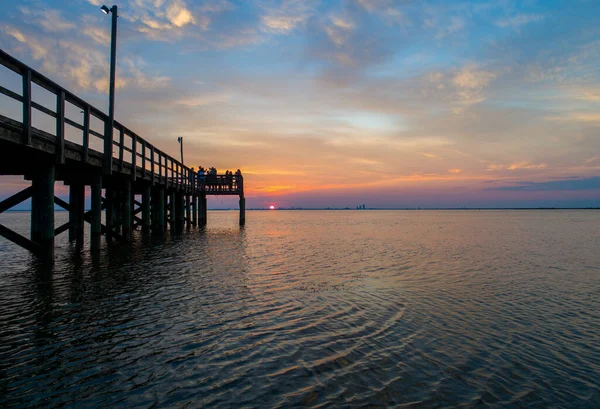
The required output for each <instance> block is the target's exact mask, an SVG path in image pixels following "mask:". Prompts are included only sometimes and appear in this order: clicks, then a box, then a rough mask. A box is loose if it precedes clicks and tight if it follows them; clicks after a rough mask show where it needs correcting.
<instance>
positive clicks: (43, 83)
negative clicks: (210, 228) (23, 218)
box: [0, 50, 246, 260]
mask: <svg viewBox="0 0 600 409" xmlns="http://www.w3.org/2000/svg"><path fill="white" fill-rule="evenodd" d="M0 63H1V64H2V65H3V66H5V67H6V68H8V69H9V70H11V71H13V72H14V73H16V74H18V75H19V76H20V77H21V89H22V92H21V93H20V94H19V93H17V92H14V91H11V90H10V89H7V88H4V87H2V86H0V94H2V95H0V98H4V99H6V98H10V99H12V100H16V101H18V102H20V103H21V105H22V118H21V121H17V120H14V119H11V118H8V117H6V116H3V115H0V175H21V176H23V177H24V178H25V179H26V180H30V181H31V186H29V187H27V188H26V189H24V190H22V191H20V192H18V193H16V194H14V195H13V196H11V197H9V198H7V199H5V200H4V201H2V202H1V203H0V213H2V212H4V211H6V210H9V209H11V208H12V207H14V206H16V205H18V204H20V203H22V202H23V201H25V200H27V199H30V198H31V235H30V237H29V238H27V237H25V236H23V235H21V234H18V233H16V232H14V231H13V230H11V229H9V228H7V227H6V226H3V225H2V224H0V235H1V236H3V237H4V238H6V239H8V240H10V241H12V242H14V243H16V244H18V245H19V246H21V247H24V248H25V249H27V250H29V251H31V252H33V253H35V254H36V255H39V256H40V257H41V258H43V259H46V260H53V259H54V238H55V237H56V236H58V235H59V234H63V233H66V234H68V236H69V240H71V241H74V242H75V244H76V246H78V247H79V248H82V247H83V246H84V226H85V223H89V224H90V225H91V228H90V231H91V233H90V237H89V244H90V248H91V249H92V250H96V249H98V248H99V247H100V243H101V236H105V237H106V240H108V241H111V240H120V241H128V240H131V239H132V232H133V230H135V229H137V228H140V229H141V231H142V233H144V234H163V233H164V232H165V231H166V230H172V231H175V232H177V231H182V230H183V229H184V228H186V227H187V228H191V227H196V226H205V225H206V223H207V196H209V195H237V196H239V209H240V215H239V223H240V225H244V224H245V207H246V206H245V198H244V183H243V177H242V176H241V175H206V176H204V177H198V175H197V174H195V173H194V171H192V170H191V169H190V168H188V167H187V166H184V165H183V164H182V163H181V162H179V161H178V160H176V159H174V158H173V157H171V156H169V155H167V154H166V153H164V152H163V151H161V150H160V149H158V148H156V147H155V146H154V145H152V144H151V143H149V142H148V141H147V140H145V139H143V138H142V137H140V136H139V135H137V134H136V133H135V132H134V131H132V130H131V129H129V128H127V127H126V126H125V125H123V124H121V123H119V122H118V121H114V126H113V130H112V131H113V132H109V131H110V126H109V125H108V124H109V123H110V122H109V116H108V115H107V114H105V113H103V112H102V111H100V110H99V109H97V108H95V107H93V106H91V105H90V104H88V103H87V102H85V101H84V100H82V99H81V98H79V97H77V96H76V95H74V94H73V93H71V92H69V91H68V90H66V89H65V88H63V87H61V86H60V85H58V84H56V83H55V82H53V81H52V80H50V79H48V78H47V77H45V76H44V75H42V74H41V73H39V72H37V71H35V70H34V69H32V68H31V67H29V66H27V65H25V64H24V63H22V62H21V61H19V60H17V59H16V58H14V57H12V56H11V55H9V54H7V53H6V52H4V51H3V50H0ZM32 84H35V85H37V86H39V87H41V88H43V89H45V90H47V91H49V92H50V93H51V94H52V95H53V96H54V97H55V100H56V105H55V108H54V109H50V108H48V107H47V104H46V105H43V104H41V103H39V102H36V101H33V100H32ZM67 112H69V113H72V112H80V118H77V119H76V118H73V116H71V118H69V117H68V115H67ZM33 114H35V115H36V118H37V117H39V116H42V115H44V116H45V118H44V120H46V119H49V120H51V121H54V124H55V132H54V133H49V132H47V131H45V130H42V129H37V128H34V127H33V126H32V115H33ZM93 121H95V123H96V124H97V123H98V121H100V124H101V125H100V127H101V128H102V127H103V131H98V130H95V129H94V127H93V126H92V122H93ZM66 126H69V127H72V128H74V129H76V130H79V131H80V135H81V142H80V143H79V142H73V141H69V140H66V138H65V127H66ZM111 133H112V134H113V135H114V137H113V138H111V137H109V136H108V135H111ZM111 139H112V140H111ZM98 146H100V147H101V148H100V149H93V147H98ZM56 182H63V183H64V184H65V185H66V186H68V189H69V199H68V202H67V201H65V200H63V199H61V198H59V197H57V196H55V183H56ZM88 186H89V187H90V192H91V209H90V210H87V211H86V210H85V191H86V187H88ZM138 197H139V200H137V199H136V198H138ZM55 205H58V206H60V207H61V208H63V209H65V210H66V211H68V212H69V220H68V222H67V223H65V224H63V225H61V226H55V223H54V211H55ZM103 211H104V212H105V217H104V222H103V218H102V212H103Z"/></svg>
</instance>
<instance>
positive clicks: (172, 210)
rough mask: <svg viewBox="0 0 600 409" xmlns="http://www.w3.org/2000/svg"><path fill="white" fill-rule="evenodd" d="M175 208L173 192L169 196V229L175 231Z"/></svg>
mask: <svg viewBox="0 0 600 409" xmlns="http://www.w3.org/2000/svg"><path fill="white" fill-rule="evenodd" d="M176 214H177V206H175V191H172V192H171V193H170V194H169V228H170V229H171V230H173V229H175V220H176Z"/></svg>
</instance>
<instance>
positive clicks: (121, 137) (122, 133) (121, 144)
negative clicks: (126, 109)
mask: <svg viewBox="0 0 600 409" xmlns="http://www.w3.org/2000/svg"><path fill="white" fill-rule="evenodd" d="M124 147H125V128H124V127H121V129H119V170H120V171H123V152H124V151H125V149H123V148H124Z"/></svg>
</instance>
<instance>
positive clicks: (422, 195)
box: [0, 0, 600, 208]
mask: <svg viewBox="0 0 600 409" xmlns="http://www.w3.org/2000/svg"><path fill="white" fill-rule="evenodd" d="M98 4H100V3H98V2H97V1H96V0H87V1H84V0H82V1H80V2H68V1H66V0H59V1H56V2H52V4H50V3H49V2H42V3H39V2H37V1H34V0H23V1H20V2H3V3H2V4H0V41H1V42H2V48H3V49H5V51H7V52H9V53H11V54H13V55H14V56H15V57H17V58H19V59H21V60H23V61H24V62H25V63H27V64H30V65H31V66H33V67H34V68H35V69H37V70H40V71H41V72H42V73H44V74H45V75H47V76H48V77H49V78H51V79H53V80H54V81H56V82H58V83H59V84H61V85H63V86H66V87H67V88H69V89H71V90H72V91H73V92H74V93H76V94H77V95H80V96H82V97H83V98H84V99H86V100H88V101H89V102H91V103H92V104H94V105H95V106H97V107H98V108H100V109H102V110H104V111H106V108H107V86H108V69H109V65H108V61H109V45H110V44H109V43H110V32H109V29H110V25H109V24H108V22H107V19H106V16H104V15H103V14H102V13H100V11H99V6H98ZM119 15H120V22H119V24H120V25H119V45H118V47H119V48H118V59H117V64H118V68H117V79H118V81H117V95H116V118H117V119H118V120H119V121H122V122H123V123H124V124H126V125H127V126H128V127H130V128H131V129H132V130H134V131H135V132H137V133H138V134H139V135H142V136H143V137H145V138H146V139H148V140H149V141H151V142H152V143H154V144H155V145H156V146H157V147H158V148H160V149H162V150H164V151H165V152H167V153H169V154H171V155H172V156H174V157H179V151H178V149H179V146H178V144H177V137H178V136H182V137H183V138H184V140H185V144H184V146H185V163H186V164H187V165H188V166H195V167H197V166H198V165H202V166H204V167H210V166H215V167H216V168H217V169H218V171H219V172H220V173H224V172H225V170H227V169H228V170H234V171H235V169H238V168H239V169H241V170H242V172H243V175H244V181H245V183H244V189H245V193H246V198H247V201H248V202H247V203H248V207H249V208H253V207H257V208H262V207H263V206H264V204H263V203H265V202H276V203H281V206H279V207H292V206H297V207H329V206H332V207H352V208H354V207H355V206H357V205H358V204H359V203H365V202H366V203H368V205H369V207H417V206H420V207H521V206H524V207H532V206H533V207H537V206H554V207H560V206H567V207H572V206H575V207H578V206H598V205H600V203H599V202H600V154H599V153H598V152H600V74H599V72H600V71H599V70H598V68H597V67H598V66H599V63H600V53H599V52H598V50H600V29H599V28H598V24H597V18H598V16H599V15H600V2H596V1H584V0H580V1H570V2H566V1H543V2H542V1H533V2H525V3H520V2H514V1H504V0H502V1H501V0H487V1H481V2H471V1H462V2H460V1H459V2H454V1H452V2H450V1H441V0H427V1H414V2H405V1H389V0H336V1H318V0H306V1H300V0H281V1H257V0H252V1H243V2H241V1H229V0H210V1H193V0H164V1H160V2H154V1H150V0H123V1H121V2H119ZM556 27H560V30H556ZM0 85H2V86H4V87H6V88H8V89H11V90H14V92H20V84H16V85H15V83H14V78H13V77H12V76H11V74H10V73H9V72H8V71H7V70H6V69H4V68H3V69H2V70H0ZM33 92H34V98H38V100H39V101H38V102H40V103H42V104H44V103H46V104H48V106H52V104H53V103H54V102H53V100H48V101H46V100H45V98H48V96H47V95H45V94H44V93H43V92H42V91H41V90H36V89H34V91H33ZM0 113H2V115H6V116H11V117H15V118H19V115H20V111H19V108H18V107H17V105H14V104H13V105H10V104H4V105H2V104H0ZM67 114H68V115H71V116H75V117H76V116H77V115H79V112H68V113H67ZM34 126H36V127H40V128H43V129H49V131H50V132H53V129H54V125H53V122H51V121H50V118H47V117H45V116H43V115H38V116H36V117H34ZM78 135H79V134H78V132H76V130H74V129H71V128H69V129H67V137H68V138H70V139H71V140H76V138H77V137H78ZM21 181H22V179H21V178H17V177H3V178H2V179H0V197H6V196H8V195H10V194H11V193H14V192H16V191H17V190H16V188H15V186H16V185H18V184H19V183H21ZM212 205H214V206H217V207H218V206H221V207H224V208H228V207H232V206H235V205H236V202H235V199H234V198H223V199H219V201H218V202H212Z"/></svg>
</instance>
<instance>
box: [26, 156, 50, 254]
mask: <svg viewBox="0 0 600 409" xmlns="http://www.w3.org/2000/svg"><path fill="white" fill-rule="evenodd" d="M54 179H55V169H54V166H52V165H51V166H48V167H46V168H44V169H42V170H40V172H39V173H37V174H35V175H34V176H33V178H32V183H31V186H32V187H33V193H32V196H31V241H33V242H35V243H37V244H39V245H40V246H41V247H42V251H41V253H40V254H39V255H40V256H41V257H42V258H43V259H44V260H47V261H53V260H54Z"/></svg>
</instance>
